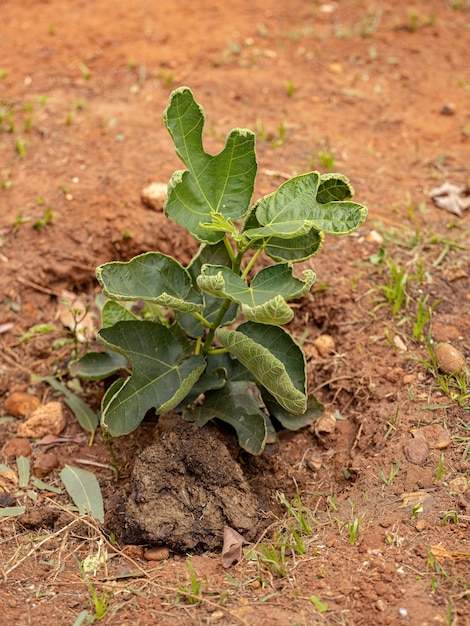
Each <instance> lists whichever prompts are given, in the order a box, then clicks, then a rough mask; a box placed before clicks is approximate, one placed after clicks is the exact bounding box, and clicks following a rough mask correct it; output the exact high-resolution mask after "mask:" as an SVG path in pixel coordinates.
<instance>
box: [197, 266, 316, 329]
mask: <svg viewBox="0 0 470 626" xmlns="http://www.w3.org/2000/svg"><path fill="white" fill-rule="evenodd" d="M303 274H304V276H305V280H301V279H299V278H295V277H294V276H293V274H292V268H291V267H290V266H288V265H287V264H282V265H271V266H269V267H265V268H264V269H262V270H261V271H259V272H258V274H256V276H255V277H254V278H253V280H252V281H251V284H250V285H248V284H247V283H246V282H245V281H244V280H243V279H242V278H241V277H240V276H238V274H235V272H232V270H230V269H229V268H227V267H223V266H221V265H203V267H202V269H201V275H200V276H199V278H198V281H197V282H198V285H199V287H200V288H201V289H203V290H204V291H206V292H208V293H210V294H212V295H214V296H216V297H219V298H230V300H233V301H235V302H239V303H240V304H241V305H242V310H243V313H244V314H245V316H246V317H247V318H248V319H250V320H252V321H255V322H260V323H262V324H286V323H287V322H290V321H291V319H292V318H293V316H294V314H293V312H292V310H291V309H290V308H289V306H288V305H287V304H286V302H285V300H287V299H292V298H297V297H298V296H300V295H301V294H302V293H304V292H305V291H307V290H308V289H310V287H311V286H312V284H313V281H314V280H315V274H314V272H312V271H311V270H305V271H304V272H303Z"/></svg>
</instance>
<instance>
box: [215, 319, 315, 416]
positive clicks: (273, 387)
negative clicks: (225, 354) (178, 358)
mask: <svg viewBox="0 0 470 626" xmlns="http://www.w3.org/2000/svg"><path fill="white" fill-rule="evenodd" d="M215 335H216V337H217V339H218V340H219V341H220V343H221V344H222V345H223V346H224V347H225V348H227V349H228V350H229V351H230V352H231V353H232V354H233V355H234V356H235V357H236V358H237V359H238V360H239V361H240V362H241V363H242V364H243V365H244V366H245V367H246V368H247V369H248V370H249V371H250V372H251V373H252V374H253V376H254V377H255V378H256V379H257V380H258V381H259V382H260V383H261V384H262V385H263V387H266V389H267V390H268V391H269V392H270V393H271V394H272V395H273V396H274V398H275V399H276V400H277V402H278V403H279V404H280V405H281V406H282V407H284V408H285V409H286V410H287V411H290V412H291V413H293V414H294V415H300V414H302V413H305V410H306V408H307V395H306V371H305V368H306V364H305V356H304V353H303V352H302V350H301V348H300V347H299V346H298V345H297V344H296V343H295V341H294V340H293V338H292V337H291V336H290V335H289V333H287V332H286V331H285V330H283V329H282V328H281V327H279V326H266V325H264V324H257V323H256V322H245V323H244V324H240V326H238V328H237V330H229V329H227V328H219V329H218V330H217V331H216V333H215Z"/></svg>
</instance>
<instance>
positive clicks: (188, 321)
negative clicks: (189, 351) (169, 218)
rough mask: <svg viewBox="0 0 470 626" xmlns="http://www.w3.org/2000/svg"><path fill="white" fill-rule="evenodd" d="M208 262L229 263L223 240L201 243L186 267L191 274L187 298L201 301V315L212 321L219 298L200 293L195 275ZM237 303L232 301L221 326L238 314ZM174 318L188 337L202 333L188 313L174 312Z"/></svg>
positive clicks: (220, 303)
mask: <svg viewBox="0 0 470 626" xmlns="http://www.w3.org/2000/svg"><path fill="white" fill-rule="evenodd" d="M205 263H209V264H211V265H225V266H227V265H230V264H231V260H230V256H229V254H228V252H227V248H226V247H225V245H224V243H223V242H219V243H217V244H215V245H213V246H210V245H207V244H202V245H201V246H200V248H199V250H198V252H197V254H196V255H195V256H194V257H193V258H192V260H191V263H190V264H189V265H188V267H187V268H186V269H187V271H188V272H189V274H190V275H191V280H192V287H191V289H190V291H189V293H188V296H187V298H186V299H187V300H189V301H191V302H198V303H203V305H204V310H203V311H202V315H203V316H204V317H205V319H206V320H207V321H208V322H210V323H212V322H213V321H214V319H215V318H216V316H217V314H218V312H219V310H220V307H221V306H222V302H221V300H220V298H216V297H213V296H210V295H209V294H207V293H202V292H201V290H200V289H199V287H198V286H197V277H198V276H199V274H200V273H201V267H202V266H203V265H204V264H205ZM238 309H239V307H238V304H236V303H234V304H232V305H231V306H230V308H229V309H228V311H227V313H226V314H225V315H224V318H223V320H222V322H221V324H220V325H221V326H226V325H228V324H231V323H232V322H233V321H234V320H235V319H236V318H237V315H238ZM176 319H177V321H178V324H180V326H181V327H182V328H183V329H184V331H185V332H186V333H188V335H189V336H190V337H201V336H202V335H203V334H204V331H205V329H204V327H203V326H202V324H201V323H200V322H199V321H198V320H197V319H196V318H195V317H194V315H191V314H190V313H180V312H177V313H176Z"/></svg>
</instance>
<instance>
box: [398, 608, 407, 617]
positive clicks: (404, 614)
mask: <svg viewBox="0 0 470 626" xmlns="http://www.w3.org/2000/svg"><path fill="white" fill-rule="evenodd" d="M398 615H399V616H400V617H408V611H407V610H406V609H405V608H404V607H402V606H401V607H400V608H399V609H398Z"/></svg>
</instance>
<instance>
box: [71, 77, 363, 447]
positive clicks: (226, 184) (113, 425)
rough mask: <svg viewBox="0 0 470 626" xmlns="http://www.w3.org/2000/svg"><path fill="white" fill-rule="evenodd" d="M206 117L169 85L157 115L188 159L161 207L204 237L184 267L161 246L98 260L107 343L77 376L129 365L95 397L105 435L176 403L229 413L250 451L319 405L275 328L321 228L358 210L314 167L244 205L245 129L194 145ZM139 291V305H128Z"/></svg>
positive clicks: (342, 227) (347, 190)
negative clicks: (212, 144)
mask: <svg viewBox="0 0 470 626" xmlns="http://www.w3.org/2000/svg"><path fill="white" fill-rule="evenodd" d="M204 121H205V115H204V110H203V108H202V107H201V106H200V105H199V104H198V103H197V102H196V101H195V99H194V96H193V94H192V92H191V90H190V89H189V88H188V87H181V88H179V89H176V90H175V91H173V93H172V94H171V95H170V100H169V105H168V107H167V108H166V110H165V113H164V123H165V125H166V127H167V129H168V131H169V133H170V135H171V137H172V139H173V141H174V144H175V148H176V153H177V155H178V156H179V158H180V159H181V161H182V162H183V163H184V165H185V166H186V168H187V169H184V170H178V171H176V172H175V173H174V174H173V176H172V177H171V179H170V181H169V184H168V193H167V198H166V200H165V205H164V211H165V215H166V216H167V217H168V218H169V219H171V220H174V221H175V222H177V223H178V224H180V225H181V226H183V227H185V228H186V229H187V230H188V231H189V233H190V234H191V236H192V237H193V238H194V239H195V240H196V241H197V242H199V243H200V247H199V250H198V252H197V253H196V254H195V256H194V257H193V259H192V260H191V262H190V263H189V265H188V266H187V267H183V266H182V265H181V264H180V263H179V262H178V260H177V259H176V258H173V257H172V256H168V255H166V254H162V253H160V252H147V253H145V254H141V255H139V256H137V257H135V258H133V259H131V260H130V261H128V262H112V263H106V264H104V265H101V266H100V267H98V269H97V278H98V281H99V283H100V285H101V286H102V288H103V292H104V294H105V295H106V296H107V297H108V299H109V300H108V301H107V302H106V304H105V305H104V308H103V310H102V328H101V330H100V331H99V334H98V340H99V342H100V343H101V344H102V345H103V346H104V347H105V348H106V352H103V353H88V354H87V355H85V357H84V358H83V359H81V360H80V361H79V362H78V363H76V364H75V366H74V374H78V375H81V376H84V377H88V378H94V379H99V378H104V377H106V376H109V375H111V374H113V373H116V372H117V371H118V370H123V371H125V372H127V374H128V375H127V376H126V377H120V378H118V379H117V380H116V381H115V382H114V383H112V384H111V386H110V387H109V388H108V390H107V392H106V393H105V395H104V397H103V401H102V417H101V421H102V426H103V427H104V428H105V429H107V431H108V432H109V433H110V434H111V435H113V436H119V435H125V434H127V433H130V432H131V431H133V430H134V429H136V428H137V426H138V425H139V424H140V422H141V421H142V420H143V418H144V416H145V415H146V413H147V411H149V410H150V409H154V410H155V412H156V413H157V414H163V413H165V412H168V411H170V410H173V409H175V410H177V411H181V412H182V413H183V416H184V419H186V420H188V421H191V422H194V423H195V424H196V425H197V426H202V425H204V424H206V423H207V422H208V421H209V420H212V419H218V420H222V421H224V422H227V423H228V424H230V425H231V426H233V427H234V428H235V430H236V432H237V435H238V440H239V443H240V445H241V447H243V448H245V449H246V450H248V451H249V452H251V453H253V454H258V453H260V452H261V451H262V450H263V448H264V446H265V444H266V441H267V440H268V438H269V437H271V436H273V435H274V433H275V425H276V424H277V423H280V424H281V425H282V427H284V428H288V429H292V430H295V429H298V428H300V427H302V426H304V425H306V424H309V423H311V422H312V421H313V420H314V419H316V417H318V415H319V414H320V413H321V411H322V409H323V407H322V406H321V404H319V403H318V402H317V401H316V400H315V398H313V397H311V396H308V394H307V388H306V385H307V384H306V380H307V379H306V361H305V356H304V353H303V351H302V349H301V347H300V346H299V344H298V343H297V342H296V341H295V340H294V339H293V337H292V336H291V335H290V334H289V333H288V332H287V331H286V330H285V329H284V328H283V325H285V324H287V323H288V322H290V321H291V320H292V318H293V315H294V314H293V310H292V308H291V307H290V306H289V304H288V301H289V300H292V299H295V298H299V297H301V296H302V294H304V293H305V292H307V291H308V290H310V288H311V286H312V284H313V282H314V280H315V274H314V272H313V271H312V270H310V269H304V270H303V271H301V272H298V275H294V272H293V266H294V264H296V263H301V262H302V261H305V260H306V259H309V258H310V257H312V256H314V255H315V254H316V253H317V252H318V250H319V249H320V247H321V245H322V242H323V238H324V235H323V233H329V234H332V235H345V234H347V233H350V232H351V231H353V230H354V229H355V228H357V227H358V226H359V225H360V224H361V223H362V222H363V221H364V220H365V218H366V215H367V209H366V208H365V206H363V205H361V204H358V203H356V202H353V201H352V200H351V198H352V195H353V189H352V187H351V185H350V183H349V181H348V179H347V178H346V177H345V176H343V175H342V174H334V173H328V174H322V175H321V174H320V173H318V172H309V173H307V174H303V175H300V176H295V177H293V178H292V179H290V180H288V181H287V182H285V183H284V184H282V185H281V186H280V187H279V188H278V189H277V190H276V191H274V192H273V193H271V194H269V195H266V196H264V197H262V198H261V199H259V200H258V201H257V202H255V203H254V204H253V205H251V202H252V196H253V192H254V186H255V176H256V170H257V160H256V153H255V136H254V134H253V133H252V132H251V131H250V130H246V129H241V128H235V129H234V130H232V131H231V132H230V133H229V135H228V137H227V139H226V142H225V146H224V148H223V150H222V151H221V152H220V153H219V154H217V155H215V156H212V155H210V154H207V153H206V152H205V151H204V149H203V141H202V135H203V127H204ZM261 255H265V256H264V259H265V262H264V263H263V264H262V263H260V262H259V259H260V257H261ZM266 257H267V258H266ZM260 266H261V269H259V270H258V271H256V270H255V268H258V267H260ZM135 301H140V302H142V301H143V302H144V303H145V306H146V310H147V315H146V316H143V317H142V316H140V317H139V316H137V315H135V314H134V312H133V309H132V308H130V307H129V305H127V306H126V305H125V303H126V302H128V303H129V302H135ZM149 312H152V313H153V317H150V318H149ZM196 400H197V402H196Z"/></svg>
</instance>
